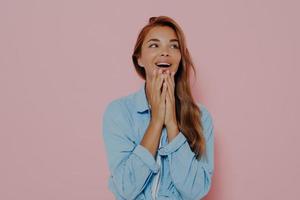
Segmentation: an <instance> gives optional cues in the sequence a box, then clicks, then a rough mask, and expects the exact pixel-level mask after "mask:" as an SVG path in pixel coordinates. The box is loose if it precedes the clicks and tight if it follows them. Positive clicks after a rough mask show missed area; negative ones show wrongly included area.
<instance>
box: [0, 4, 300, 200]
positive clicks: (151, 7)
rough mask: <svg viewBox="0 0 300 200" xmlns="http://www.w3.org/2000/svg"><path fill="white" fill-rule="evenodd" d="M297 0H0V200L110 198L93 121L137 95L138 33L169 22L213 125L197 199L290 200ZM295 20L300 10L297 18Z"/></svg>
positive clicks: (294, 183) (296, 177) (297, 173)
mask: <svg viewBox="0 0 300 200" xmlns="http://www.w3.org/2000/svg"><path fill="white" fill-rule="evenodd" d="M299 6H300V4H299V3H298V1H296V0H295V1H279V0H251V1H246V0H227V1H220V0H219V1H197V2H196V1H193V2H192V1H191V2H189V1H178V2H176V1H167V0H165V1H151V3H150V1H149V2H148V1H140V0H136V1H106V2H105V1H95V0H93V1H92V0H85V1H78V0H76V1H74V0H72V1H71V0H59V1H58V0H48V1H34V0H27V1H21V0H19V1H17V0H1V1H0V25H1V26H0V92H1V93H0V95H1V98H0V102H1V103H0V123H1V125H0V137H1V138H0V158H1V161H0V199H3V200H19V199H24V200H27V199H28V200H39V199H42V200H54V199H57V200H62V199H72V200H82V199H88V200H96V199H108V200H109V199H114V198H113V196H112V194H111V193H110V191H109V190H108V188H107V178H108V176H109V171H108V166H107V161H106V154H105V151H104V147H103V141H102V132H101V129H102V124H101V123H102V114H103V111H104V108H105V106H106V105H107V103H108V102H110V101H111V100H112V99H114V98H118V97H121V96H123V95H127V94H129V93H131V92H134V91H136V90H137V89H138V88H140V86H141V84H142V80H141V79H140V78H139V77H138V76H137V74H136V73H135V71H134V69H133V64H132V63H131V53H132V50H133V46H134V42H135V40H136V37H137V34H138V32H139V30H140V29H141V28H142V26H143V25H144V24H146V22H147V20H148V18H149V17H151V16H157V15H168V16H170V17H173V18H174V19H175V20H176V21H177V22H178V23H179V24H180V25H181V26H182V28H183V30H184V32H185V34H186V37H187V42H188V47H189V49H190V52H191V54H192V57H193V59H194V62H195V64H196V66H197V72H198V79H197V80H196V81H195V82H194V84H193V92H194V95H195V97H196V99H197V100H198V101H201V102H202V103H203V104H204V105H206V107H207V108H208V110H209V111H210V112H211V114H212V116H213V119H214V125H215V174H214V177H213V185H212V189H211V191H210V193H209V195H208V197H207V198H205V199H206V200H241V199H242V200H253V199H255V200H265V199H272V200H282V199H298V198H299V197H300V190H299V185H300V160H299V155H298V154H299V153H300V145H299V141H300V128H299V113H300V106H299V102H300V94H299V93H300V92H299V91H300V89H299V85H300V81H299V77H300V76H299V75H300V73H299V72H300V69H299V57H300V56H299V44H300V42H299V35H300V31H299V30H300V28H299V18H300V15H299V14H298V13H299V12H298V11H299ZM297 12H298V13H297Z"/></svg>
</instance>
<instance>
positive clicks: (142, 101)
mask: <svg viewBox="0 0 300 200" xmlns="http://www.w3.org/2000/svg"><path fill="white" fill-rule="evenodd" d="M135 104H136V109H137V112H140V113H142V112H145V111H148V110H149V106H148V101H147V97H146V82H144V83H143V85H142V86H141V87H140V89H139V90H138V91H137V92H136V95H135Z"/></svg>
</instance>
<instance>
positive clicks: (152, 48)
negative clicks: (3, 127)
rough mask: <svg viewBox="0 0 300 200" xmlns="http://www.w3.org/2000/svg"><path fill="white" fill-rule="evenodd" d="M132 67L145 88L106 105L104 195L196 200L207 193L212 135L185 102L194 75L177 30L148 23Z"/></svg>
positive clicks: (167, 21)
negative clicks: (106, 192)
mask: <svg viewBox="0 0 300 200" xmlns="http://www.w3.org/2000/svg"><path fill="white" fill-rule="evenodd" d="M132 60H133V63H134V66H135V70H136V71H137V73H138V75H139V76H140V77H141V78H143V79H144V80H145V83H144V84H143V86H142V87H141V88H140V90H139V91H137V92H135V93H132V94H129V95H127V96H124V97H122V98H118V99H115V100H113V101H112V102H110V103H109V105H108V106H107V107H106V109H105V112H104V116H103V138H104V142H105V147H106V151H107V157H108V163H109V169H110V172H111V176H110V178H109V188H110V190H111V191H112V192H113V193H114V195H115V196H116V198H117V199H184V200H186V199H193V200H199V199H201V198H203V197H204V196H205V195H206V194H207V193H208V191H209V189H210V187H211V180H212V175H213V169H214V161H213V159H214V156H213V148H214V134H213V132H214V131H213V123H212V117H211V115H210V113H209V112H208V110H207V109H206V108H205V107H204V106H203V105H202V104H200V103H198V104H196V103H195V101H194V99H193V97H192V95H191V91H190V85H189V72H190V69H193V71H194V72H195V69H194V66H193V63H192V60H191V57H190V55H189V51H188V49H187V46H186V41H185V37H184V34H183V32H182V30H181V28H180V27H179V25H178V24H177V23H176V22H175V21H174V20H173V19H171V18H169V17H167V16H159V17H151V18H150V19H149V23H148V24H147V25H146V26H145V27H144V28H143V29H142V30H141V32H140V34H139V36H138V38H137V41H136V44H135V48H134V52H133V55H132Z"/></svg>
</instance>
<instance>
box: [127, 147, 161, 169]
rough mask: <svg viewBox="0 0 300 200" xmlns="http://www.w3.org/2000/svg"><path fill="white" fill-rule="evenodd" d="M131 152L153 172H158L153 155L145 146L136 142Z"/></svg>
mask: <svg viewBox="0 0 300 200" xmlns="http://www.w3.org/2000/svg"><path fill="white" fill-rule="evenodd" d="M132 153H134V154H135V155H137V156H138V157H139V158H140V159H141V160H142V161H143V162H144V163H145V164H146V165H147V166H148V167H149V168H150V169H151V170H152V171H153V172H154V173H157V172H158V170H159V166H158V164H157V163H156V162H155V160H154V157H153V155H152V154H151V153H150V152H149V151H148V150H147V149H146V148H145V147H143V146H142V145H140V144H138V145H137V146H136V147H135V149H134V150H133V152H132Z"/></svg>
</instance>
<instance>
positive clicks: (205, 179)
mask: <svg viewBox="0 0 300 200" xmlns="http://www.w3.org/2000/svg"><path fill="white" fill-rule="evenodd" d="M200 108H201V110H202V117H201V120H202V124H203V130H204V136H205V140H206V154H203V156H202V157H201V159H200V160H197V159H196V156H195V153H194V152H193V151H192V150H191V148H190V146H189V144H188V142H187V139H186V137H185V136H184V134H183V133H182V132H179V134H178V135H177V136H176V137H175V138H174V139H173V140H172V141H171V142H170V143H169V144H167V145H166V146H164V147H162V148H160V149H159V154H161V155H165V156H167V159H168V163H169V168H170V175H171V178H172V181H173V183H174V185H175V187H176V189H177V190H178V191H179V193H180V194H181V196H182V198H183V199H191V200H195V199H201V198H203V197H204V196H205V195H206V194H207V193H208V191H209V190H210V187H211V182H212V175H213V170H214V127H213V121H212V117H211V115H210V113H209V112H208V110H207V109H206V108H205V107H204V106H203V105H201V106H200Z"/></svg>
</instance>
